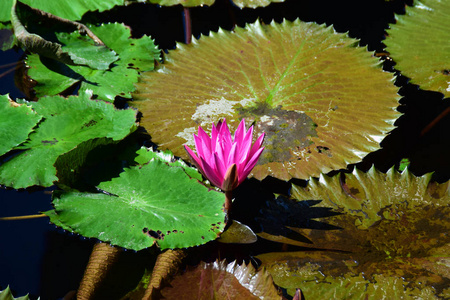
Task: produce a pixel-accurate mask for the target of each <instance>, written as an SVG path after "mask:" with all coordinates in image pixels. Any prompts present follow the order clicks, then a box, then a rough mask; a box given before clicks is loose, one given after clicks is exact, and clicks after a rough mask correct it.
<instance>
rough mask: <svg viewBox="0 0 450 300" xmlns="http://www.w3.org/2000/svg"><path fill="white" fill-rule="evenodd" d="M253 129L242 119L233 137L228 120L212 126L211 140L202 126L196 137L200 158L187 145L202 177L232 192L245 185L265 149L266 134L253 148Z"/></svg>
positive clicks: (187, 150)
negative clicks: (263, 146) (262, 146)
mask: <svg viewBox="0 0 450 300" xmlns="http://www.w3.org/2000/svg"><path fill="white" fill-rule="evenodd" d="M253 132H254V129H253V126H250V128H249V129H248V130H246V127H245V120H244V119H242V120H241V122H240V123H239V126H238V128H237V129H236V131H235V132H234V135H233V136H231V132H230V130H229V128H228V125H227V123H226V120H225V119H224V120H223V121H222V122H220V121H219V122H218V123H217V125H214V124H212V129H211V137H210V136H209V135H208V134H207V133H206V132H205V131H204V130H203V128H201V126H199V128H198V135H195V134H194V142H195V148H196V150H197V155H196V154H195V153H194V152H193V151H192V150H191V149H190V148H189V147H188V146H185V149H186V152H187V153H188V155H189V157H190V158H191V160H192V162H193V163H194V164H195V165H196V166H197V168H199V170H200V171H201V172H202V174H203V175H204V176H205V177H206V178H208V179H209V181H211V183H212V184H213V185H215V186H217V187H220V188H221V189H222V190H224V191H231V190H233V189H235V188H236V187H237V186H238V185H239V184H241V183H242V182H243V181H244V180H245V178H247V176H248V174H249V173H250V172H251V170H252V169H253V167H254V166H255V165H256V162H257V161H258V159H259V157H260V156H261V153H262V152H263V150H264V148H261V145H262V143H263V140H264V136H265V134H264V133H263V134H261V135H260V136H259V137H258V139H257V140H256V142H255V143H254V144H253V145H252V138H253Z"/></svg>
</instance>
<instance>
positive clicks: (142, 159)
mask: <svg viewBox="0 0 450 300" xmlns="http://www.w3.org/2000/svg"><path fill="white" fill-rule="evenodd" d="M137 154H138V155H139V156H138V157H136V159H135V160H136V162H137V163H139V164H145V163H147V162H148V161H150V160H151V159H153V158H156V159H159V160H162V161H164V162H166V163H168V164H169V165H171V166H178V167H182V168H183V169H184V171H185V172H186V174H188V175H189V177H191V178H195V179H197V180H198V181H202V179H203V178H202V175H201V174H200V173H199V172H198V171H197V169H194V168H191V167H189V166H188V165H187V164H186V163H185V162H184V161H182V160H179V159H175V157H174V156H173V154H172V152H170V151H168V150H166V151H163V152H155V151H152V150H151V149H149V148H146V147H142V148H141V149H139V150H138V151H137Z"/></svg>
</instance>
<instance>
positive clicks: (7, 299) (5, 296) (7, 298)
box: [0, 286, 30, 300]
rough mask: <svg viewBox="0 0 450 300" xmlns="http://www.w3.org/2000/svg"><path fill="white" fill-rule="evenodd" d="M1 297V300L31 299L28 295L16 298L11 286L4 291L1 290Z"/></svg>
mask: <svg viewBox="0 0 450 300" xmlns="http://www.w3.org/2000/svg"><path fill="white" fill-rule="evenodd" d="M0 299H1V300H30V298H29V297H28V296H23V297H18V298H14V297H13V295H12V293H11V289H10V288H9V286H7V287H6V289H4V290H3V291H0Z"/></svg>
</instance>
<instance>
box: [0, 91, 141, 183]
mask: <svg viewBox="0 0 450 300" xmlns="http://www.w3.org/2000/svg"><path fill="white" fill-rule="evenodd" d="M89 97H90V95H88V94H85V93H83V94H82V95H80V96H79V97H76V96H70V97H69V98H67V99H66V98H62V97H59V96H53V97H45V98H42V99H40V100H39V102H32V103H29V105H30V106H32V108H33V109H34V110H35V111H36V112H37V113H38V114H39V115H41V116H42V117H43V119H44V120H43V121H42V122H41V123H39V127H38V128H37V129H36V131H35V132H33V133H31V134H30V136H29V140H28V141H27V142H26V143H24V144H23V145H22V146H20V147H16V149H21V150H24V151H23V152H22V153H19V154H18V155H17V156H15V157H14V158H12V159H10V160H8V161H7V162H5V163H3V164H2V165H0V183H1V184H4V185H6V186H10V187H14V188H25V187H28V186H32V185H41V186H50V185H52V184H53V181H55V180H57V177H56V169H55V167H54V166H53V165H54V163H55V161H56V160H57V158H58V157H59V156H60V155H62V154H64V153H66V152H68V151H70V150H72V149H73V148H75V147H77V145H79V144H80V143H82V142H85V141H88V140H90V139H94V138H101V137H107V138H110V139H112V140H115V141H117V140H121V139H123V138H124V137H126V136H127V135H128V134H130V133H131V132H133V131H134V130H135V129H136V123H135V122H136V111H135V110H117V109H115V108H114V106H113V105H112V104H109V103H106V102H104V101H94V100H90V98H89Z"/></svg>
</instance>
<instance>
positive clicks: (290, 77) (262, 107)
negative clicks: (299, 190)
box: [132, 20, 399, 180]
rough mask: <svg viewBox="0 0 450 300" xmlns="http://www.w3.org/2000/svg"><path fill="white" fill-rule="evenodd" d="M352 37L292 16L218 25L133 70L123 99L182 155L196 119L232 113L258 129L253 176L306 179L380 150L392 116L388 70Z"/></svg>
mask: <svg viewBox="0 0 450 300" xmlns="http://www.w3.org/2000/svg"><path fill="white" fill-rule="evenodd" d="M356 44H357V41H355V40H353V39H350V38H348V37H347V36H346V35H344V34H338V33H336V32H334V30H333V29H332V28H331V27H325V26H320V25H317V24H314V23H304V22H300V21H298V20H297V21H295V22H288V21H285V22H284V23H282V24H276V23H272V24H270V25H261V24H260V23H259V22H256V23H254V24H251V25H247V26H246V27H245V28H236V30H235V32H225V31H223V30H219V32H218V33H211V34H210V36H209V37H207V36H203V37H201V39H200V40H194V41H193V42H192V44H190V45H181V44H180V45H178V50H175V51H172V52H171V53H170V54H169V55H167V57H166V62H165V63H164V64H163V65H161V66H160V67H159V69H158V70H157V71H156V72H147V73H145V74H143V75H142V76H141V79H142V80H141V82H140V83H139V84H138V85H137V91H136V93H135V94H134V98H135V100H136V101H134V102H133V103H132V105H135V106H136V107H137V108H139V110H140V111H141V112H142V114H143V118H142V122H141V125H142V126H144V127H145V128H146V129H147V130H148V132H149V133H150V134H151V136H152V139H153V141H154V142H155V143H157V144H159V145H160V146H161V148H163V149H164V148H168V149H170V150H171V151H173V152H174V154H175V155H176V156H181V157H183V158H186V159H187V155H186V154H185V151H184V149H183V147H182V145H183V144H188V145H193V144H194V139H193V137H192V133H194V132H196V131H197V127H198V126H199V125H201V126H202V127H204V128H206V129H207V130H210V128H211V122H215V123H216V122H217V121H218V120H219V119H221V118H226V119H227V123H228V124H229V125H230V127H231V129H232V128H233V127H234V128H236V127H237V125H238V123H239V121H240V119H242V118H245V119H246V121H247V123H248V124H247V125H250V123H251V122H254V124H255V130H256V132H257V133H256V136H258V135H259V134H260V133H261V132H263V131H264V132H265V133H266V139H265V142H264V145H265V147H266V148H265V151H264V152H263V154H262V156H261V158H260V160H259V162H258V165H257V166H256V167H255V168H254V170H253V175H254V176H255V177H256V178H257V179H263V178H264V177H266V176H267V175H272V176H275V177H277V178H280V179H284V180H288V179H290V178H292V177H295V178H304V179H306V178H309V176H318V175H319V174H320V173H321V172H328V171H330V170H334V169H339V168H343V167H345V166H346V165H347V164H348V163H353V162H357V161H359V160H360V159H361V158H362V157H364V156H365V155H366V154H367V153H369V152H371V151H374V150H376V149H379V148H380V146H379V142H380V141H381V140H382V139H383V138H384V137H385V136H386V134H387V133H388V132H389V131H390V130H392V129H393V125H392V124H393V123H394V121H395V119H396V118H397V117H398V115H399V114H398V113H397V112H396V111H395V108H396V107H397V104H398V96H397V88H396V87H395V86H394V85H393V84H392V79H393V77H392V75H391V74H388V73H385V72H383V71H382V70H381V68H380V67H379V61H378V60H377V59H376V58H373V57H372V56H371V54H370V53H368V52H367V51H366V50H365V49H364V48H359V47H356V46H355V45H356Z"/></svg>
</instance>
